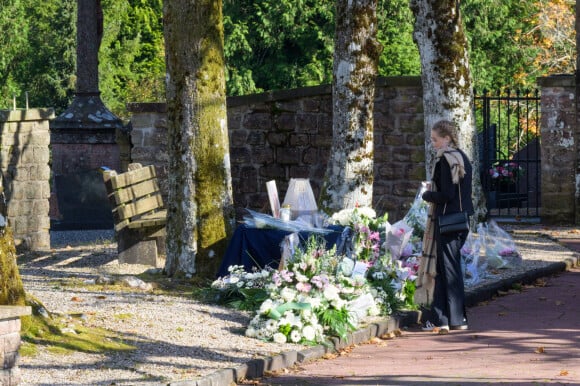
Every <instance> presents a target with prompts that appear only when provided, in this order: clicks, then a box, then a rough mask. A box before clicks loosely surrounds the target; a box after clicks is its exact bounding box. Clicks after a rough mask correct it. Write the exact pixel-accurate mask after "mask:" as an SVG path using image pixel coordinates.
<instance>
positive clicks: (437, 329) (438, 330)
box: [422, 321, 449, 335]
mask: <svg viewBox="0 0 580 386" xmlns="http://www.w3.org/2000/svg"><path fill="white" fill-rule="evenodd" d="M422 330H423V331H429V332H432V333H434V334H439V335H445V334H449V326H447V325H444V326H436V325H434V324H433V323H431V322H430V321H427V323H425V327H423V328H422Z"/></svg>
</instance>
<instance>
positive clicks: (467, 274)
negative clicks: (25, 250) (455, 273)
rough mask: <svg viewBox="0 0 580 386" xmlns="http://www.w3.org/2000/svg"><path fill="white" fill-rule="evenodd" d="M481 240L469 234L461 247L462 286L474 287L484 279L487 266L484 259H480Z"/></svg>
mask: <svg viewBox="0 0 580 386" xmlns="http://www.w3.org/2000/svg"><path fill="white" fill-rule="evenodd" d="M480 255H481V240H480V238H479V237H478V236H477V235H476V234H475V233H473V232H469V233H468V235H467V239H466V240H465V244H463V247H461V257H462V263H463V264H462V266H463V268H464V269H463V272H464V276H463V277H464V284H465V285H466V286H473V285H476V284H477V283H479V282H480V281H481V279H483V278H484V277H485V272H486V270H487V265H486V263H485V259H481V256H480Z"/></svg>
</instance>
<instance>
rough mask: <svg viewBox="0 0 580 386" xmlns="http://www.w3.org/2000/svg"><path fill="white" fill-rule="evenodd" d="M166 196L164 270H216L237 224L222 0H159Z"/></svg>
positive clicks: (212, 272) (208, 273) (205, 272)
mask: <svg viewBox="0 0 580 386" xmlns="http://www.w3.org/2000/svg"><path fill="white" fill-rule="evenodd" d="M163 14H164V23H165V26H164V34H165V47H166V63H167V116H168V137H169V138H168V148H169V149H168V153H169V173H168V182H169V195H168V205H167V207H168V208H167V209H168V213H167V216H168V221H167V238H166V240H167V241H166V243H167V260H166V264H165V271H166V273H167V274H168V275H169V276H173V275H175V274H176V273H180V274H184V275H186V276H187V277H189V276H191V275H193V274H194V273H197V274H199V275H201V276H206V277H210V276H213V275H215V273H216V272H217V268H218V266H219V264H220V263H221V258H222V256H223V254H224V252H225V249H226V247H227V241H228V239H229V237H230V236H231V231H232V228H233V225H234V210H233V202H232V201H233V200H232V185H231V172H230V160H229V142H228V128H227V115H226V113H227V111H226V93H225V65H224V53H223V41H224V40H223V39H224V37H223V24H222V1H221V0H217V1H215V0H169V1H165V2H164V9H163Z"/></svg>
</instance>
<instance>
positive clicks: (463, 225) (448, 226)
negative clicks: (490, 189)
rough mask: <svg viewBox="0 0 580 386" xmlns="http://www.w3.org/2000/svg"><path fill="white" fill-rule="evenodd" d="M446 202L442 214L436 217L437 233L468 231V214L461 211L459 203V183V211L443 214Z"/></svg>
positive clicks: (461, 207)
mask: <svg viewBox="0 0 580 386" xmlns="http://www.w3.org/2000/svg"><path fill="white" fill-rule="evenodd" d="M446 209H447V204H445V207H444V208H443V214H442V215H440V216H439V218H437V222H438V224H439V234H442V235H446V234H449V233H459V232H466V231H469V216H468V215H467V212H464V211H463V206H462V205H461V185H459V209H460V210H461V212H458V213H450V214H445V210H446Z"/></svg>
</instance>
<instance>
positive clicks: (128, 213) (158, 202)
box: [116, 194, 163, 220]
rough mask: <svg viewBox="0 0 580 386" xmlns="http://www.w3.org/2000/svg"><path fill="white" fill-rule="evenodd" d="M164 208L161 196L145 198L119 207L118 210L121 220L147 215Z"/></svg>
mask: <svg viewBox="0 0 580 386" xmlns="http://www.w3.org/2000/svg"><path fill="white" fill-rule="evenodd" d="M161 208H163V199H162V198H161V195H160V194H158V195H155V196H150V197H144V198H142V199H140V200H138V201H135V202H133V203H130V204H126V205H121V206H118V207H117V209H116V212H117V214H118V215H119V219H120V220H125V219H131V218H133V217H136V216H139V215H143V214H147V213H149V212H151V211H154V210H156V209H161Z"/></svg>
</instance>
